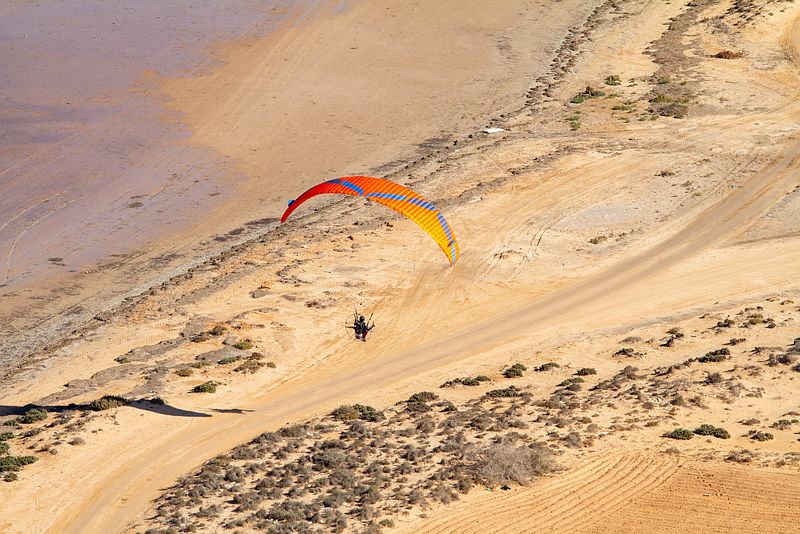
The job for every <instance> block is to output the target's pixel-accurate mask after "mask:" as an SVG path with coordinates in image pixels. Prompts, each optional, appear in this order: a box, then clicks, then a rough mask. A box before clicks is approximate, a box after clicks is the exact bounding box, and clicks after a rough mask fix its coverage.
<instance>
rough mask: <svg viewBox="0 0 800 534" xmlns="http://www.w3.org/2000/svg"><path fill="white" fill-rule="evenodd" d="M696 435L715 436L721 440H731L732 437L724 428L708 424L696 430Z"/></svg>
mask: <svg viewBox="0 0 800 534" xmlns="http://www.w3.org/2000/svg"><path fill="white" fill-rule="evenodd" d="M694 433H695V434H697V435H698V436H714V437H715V438H719V439H730V437H731V435H730V433H729V432H728V431H727V430H725V429H724V428H721V427H718V426H714V425H708V424H702V425H700V426H699V427H697V428H695V429H694Z"/></svg>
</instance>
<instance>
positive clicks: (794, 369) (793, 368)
mask: <svg viewBox="0 0 800 534" xmlns="http://www.w3.org/2000/svg"><path fill="white" fill-rule="evenodd" d="M792 371H796V372H798V373H800V363H798V364H797V365H795V366H794V367H792Z"/></svg>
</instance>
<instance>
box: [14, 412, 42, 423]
mask: <svg viewBox="0 0 800 534" xmlns="http://www.w3.org/2000/svg"><path fill="white" fill-rule="evenodd" d="M45 419H47V410H43V409H41V408H32V409H30V410H28V411H27V412H25V415H22V416H20V417H17V418H16V419H15V422H17V423H20V424H23V425H29V424H31V423H38V422H39V421H44V420H45Z"/></svg>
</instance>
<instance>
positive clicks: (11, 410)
mask: <svg viewBox="0 0 800 534" xmlns="http://www.w3.org/2000/svg"><path fill="white" fill-rule="evenodd" d="M124 406H127V407H129V408H134V409H136V410H144V411H146V412H153V413H157V414H160V415H168V416H171V417H213V416H212V415H211V414H208V413H203V412H195V411H192V410H184V409H182V408H178V407H175V406H170V405H169V404H167V403H165V402H164V401H163V400H161V399H158V398H156V399H137V400H132V401H127V402H126V403H125V405H124ZM32 409H39V410H44V411H46V412H48V413H62V412H67V411H85V412H92V411H99V410H97V409H95V408H93V407H92V405H91V404H74V403H72V404H67V405H50V406H48V405H41V404H26V405H24V406H10V405H1V404H0V417H5V416H9V415H16V416H19V415H24V414H25V413H26V412H27V411H29V410H32Z"/></svg>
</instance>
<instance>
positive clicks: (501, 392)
mask: <svg viewBox="0 0 800 534" xmlns="http://www.w3.org/2000/svg"><path fill="white" fill-rule="evenodd" d="M520 395H522V391H520V390H519V389H517V388H516V387H514V386H508V387H507V388H502V389H493V390H491V391H487V392H486V396H487V397H493V398H497V397H519V396H520Z"/></svg>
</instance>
